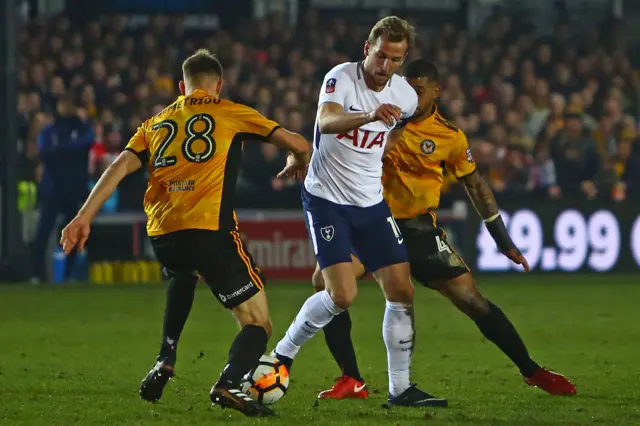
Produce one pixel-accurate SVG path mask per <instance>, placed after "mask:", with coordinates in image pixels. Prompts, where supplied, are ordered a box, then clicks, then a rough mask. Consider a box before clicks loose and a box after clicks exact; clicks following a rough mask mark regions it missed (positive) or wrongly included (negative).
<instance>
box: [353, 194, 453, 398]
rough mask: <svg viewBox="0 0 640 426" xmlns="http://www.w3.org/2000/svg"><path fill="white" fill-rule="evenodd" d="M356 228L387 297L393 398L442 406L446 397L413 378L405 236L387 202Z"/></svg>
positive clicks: (359, 249)
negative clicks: (420, 386)
mask: <svg viewBox="0 0 640 426" xmlns="http://www.w3.org/2000/svg"><path fill="white" fill-rule="evenodd" d="M378 210H379V211H378V212H376V213H373V212H372V215H374V216H373V217H372V218H371V220H367V221H366V223H365V224H363V226H359V227H357V231H354V234H357V235H354V238H353V240H354V249H355V252H356V253H355V254H356V255H357V256H358V257H359V258H360V259H361V260H362V263H363V264H364V265H365V266H366V268H367V270H371V271H374V272H373V275H374V277H375V278H376V280H377V281H378V283H380V285H381V287H382V289H383V291H384V294H385V298H386V299H387V302H386V307H385V314H384V321H383V327H382V336H383V339H384V342H385V345H386V347H387V361H388V370H389V398H388V401H389V403H391V404H394V405H405V406H439V407H444V406H446V405H447V401H446V400H445V399H440V398H436V397H434V396H432V395H430V394H428V393H426V392H423V391H421V390H420V389H418V388H417V387H416V386H415V384H412V383H411V381H410V367H411V355H412V353H413V349H414V338H415V328H414V315H413V296H414V288H413V284H412V283H411V276H410V275H411V274H410V270H409V263H408V262H407V260H408V256H407V252H406V247H405V245H404V238H403V236H402V234H401V232H400V230H399V228H398V225H397V224H396V221H395V220H394V218H393V216H391V214H390V212H389V208H388V207H387V206H386V204H384V203H381V204H380V205H379V206H378Z"/></svg>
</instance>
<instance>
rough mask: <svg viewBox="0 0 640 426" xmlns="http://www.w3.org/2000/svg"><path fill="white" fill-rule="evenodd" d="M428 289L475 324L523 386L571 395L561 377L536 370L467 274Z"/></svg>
mask: <svg viewBox="0 0 640 426" xmlns="http://www.w3.org/2000/svg"><path fill="white" fill-rule="evenodd" d="M431 287H432V288H434V289H436V290H438V291H439V292H440V293H441V294H442V295H444V296H445V297H447V298H448V299H449V300H451V302H452V303H453V304H454V305H455V306H456V307H457V308H458V309H460V310H461V311H462V312H464V313H465V314H466V315H467V316H468V317H469V318H471V319H472V320H473V321H474V322H475V323H476V325H477V326H478V328H479V329H480V332H482V334H483V335H484V337H486V338H487V340H489V341H491V342H493V343H494V344H495V345H496V346H497V347H498V348H499V349H500V350H501V351H502V352H503V353H504V354H505V355H506V356H508V357H509V359H511V361H512V362H513V363H514V364H515V365H516V366H517V367H518V369H519V370H520V373H521V374H522V376H523V377H524V378H525V382H526V383H527V384H530V385H532V386H538V387H540V388H542V389H543V390H545V391H547V392H549V393H551V394H560V395H572V394H575V392H576V389H575V386H574V385H573V384H571V382H569V381H568V380H567V379H566V378H565V377H563V376H562V375H560V374H557V373H555V372H552V371H549V370H546V369H544V368H542V367H540V365H538V364H537V363H536V362H535V361H534V360H533V359H531V356H530V355H529V351H528V350H527V347H526V346H525V344H524V342H523V341H522V338H521V337H520V335H519V334H518V331H517V330H516V328H515V326H514V325H513V323H512V322H511V321H510V320H509V318H508V317H507V316H506V315H505V314H504V312H502V310H501V309H500V308H499V307H498V306H496V305H494V304H493V303H492V302H491V301H489V300H487V299H486V298H485V297H484V296H483V295H482V294H480V292H479V291H478V288H477V286H476V283H475V280H474V279H473V276H472V275H471V273H470V272H467V273H464V274H463V275H460V276H458V277H455V278H452V279H448V280H441V281H436V282H433V283H432V284H431Z"/></svg>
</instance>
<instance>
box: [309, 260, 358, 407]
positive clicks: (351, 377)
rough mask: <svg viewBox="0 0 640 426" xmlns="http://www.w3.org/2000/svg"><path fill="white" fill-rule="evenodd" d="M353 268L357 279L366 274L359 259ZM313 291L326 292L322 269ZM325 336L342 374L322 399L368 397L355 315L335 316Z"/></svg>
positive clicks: (317, 270)
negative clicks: (359, 358) (355, 339)
mask: <svg viewBox="0 0 640 426" xmlns="http://www.w3.org/2000/svg"><path fill="white" fill-rule="evenodd" d="M351 258H352V261H353V263H352V266H353V271H354V273H355V275H356V277H358V279H359V278H361V277H362V276H364V274H365V269H364V266H363V265H362V263H360V260H358V258H357V257H355V256H352V257H351ZM312 283H313V288H314V290H315V291H316V292H319V291H322V290H324V289H325V285H324V278H323V277H322V271H321V270H320V266H319V265H316V270H315V271H314V273H313V278H312ZM323 331H324V337H325V340H326V342H327V346H328V348H329V351H330V352H331V355H332V356H333V359H334V360H335V361H336V362H337V363H338V366H339V367H340V370H341V371H342V375H341V377H339V378H338V379H337V380H336V382H335V383H334V385H333V387H332V388H331V389H329V390H326V391H322V392H320V394H319V395H318V398H320V399H343V398H367V397H368V396H369V391H368V389H367V387H366V385H365V382H364V379H363V378H362V377H361V376H360V369H359V368H358V361H357V359H356V353H355V348H354V346H353V340H352V339H351V316H350V315H349V311H348V310H345V311H343V312H342V313H340V314H338V315H336V316H335V317H333V319H332V320H331V321H330V322H329V324H327V325H326V326H325V327H324V329H323Z"/></svg>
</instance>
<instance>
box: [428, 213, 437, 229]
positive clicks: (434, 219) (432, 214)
mask: <svg viewBox="0 0 640 426" xmlns="http://www.w3.org/2000/svg"><path fill="white" fill-rule="evenodd" d="M427 213H429V214H430V215H431V221H432V222H433V227H434V228H437V227H438V225H436V214H435V213H434V212H433V210H427Z"/></svg>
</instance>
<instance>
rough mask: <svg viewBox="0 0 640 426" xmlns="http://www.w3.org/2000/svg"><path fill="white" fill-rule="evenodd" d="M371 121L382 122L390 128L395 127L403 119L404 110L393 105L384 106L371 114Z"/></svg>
mask: <svg viewBox="0 0 640 426" xmlns="http://www.w3.org/2000/svg"><path fill="white" fill-rule="evenodd" d="M369 118H370V119H371V121H372V122H373V121H378V120H380V121H382V122H383V123H384V124H386V125H387V126H389V127H394V126H395V125H396V124H397V123H399V122H400V120H401V119H402V110H401V109H400V108H399V107H397V106H395V105H391V104H382V105H380V106H379V107H378V108H377V109H376V110H375V111H371V112H370V113H369Z"/></svg>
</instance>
